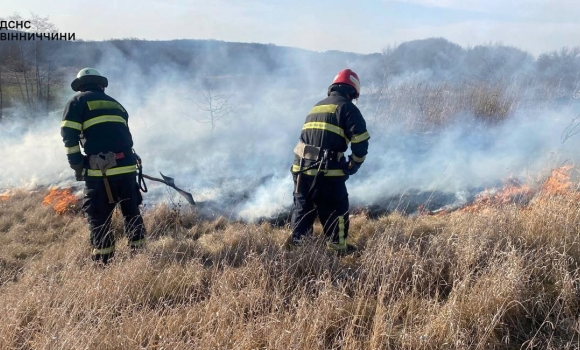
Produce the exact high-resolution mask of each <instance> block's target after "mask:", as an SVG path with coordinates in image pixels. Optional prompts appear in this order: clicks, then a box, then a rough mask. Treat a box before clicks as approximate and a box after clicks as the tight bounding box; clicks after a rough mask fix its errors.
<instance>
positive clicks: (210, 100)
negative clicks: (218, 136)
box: [195, 77, 236, 137]
mask: <svg viewBox="0 0 580 350" xmlns="http://www.w3.org/2000/svg"><path fill="white" fill-rule="evenodd" d="M199 94H200V96H199V97H198V99H197V100H195V104H196V105H197V107H198V108H199V109H200V110H202V111H203V112H205V113H204V114H203V115H202V116H199V117H197V118H196V120H198V121H199V122H202V123H208V124H210V125H211V135H212V137H213V133H214V130H215V128H216V126H217V124H218V123H220V122H224V121H225V120H226V119H227V118H228V117H229V116H230V114H231V113H232V112H233V111H234V109H235V107H236V106H235V104H234V103H233V101H232V100H233V97H234V94H233V93H219V90H218V88H217V86H216V84H215V83H213V82H212V81H211V80H210V78H207V77H206V78H203V79H202V89H201V90H200V92H199Z"/></svg>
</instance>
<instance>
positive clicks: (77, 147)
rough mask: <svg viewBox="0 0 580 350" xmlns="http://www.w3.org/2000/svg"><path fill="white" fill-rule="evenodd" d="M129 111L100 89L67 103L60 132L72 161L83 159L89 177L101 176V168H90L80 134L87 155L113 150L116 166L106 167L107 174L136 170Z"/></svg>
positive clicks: (79, 161)
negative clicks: (115, 155)
mask: <svg viewBox="0 0 580 350" xmlns="http://www.w3.org/2000/svg"><path fill="white" fill-rule="evenodd" d="M128 120H129V115H128V114H127V111H126V110H125V108H123V106H122V105H121V104H120V103H119V102H117V101H116V100H115V99H114V98H112V97H110V96H108V95H107V94H105V93H104V92H102V91H100V90H96V89H95V90H89V91H85V92H81V93H79V94H78V95H76V96H75V97H73V98H72V99H71V100H70V101H69V103H68V104H67V106H66V107H65V110H64V114H63V118H62V123H61V135H62V139H63V141H64V146H65V148H66V154H67V157H68V162H69V164H71V165H74V164H79V163H84V164H85V171H86V176H87V177H86V178H85V179H87V180H90V179H98V178H100V177H102V174H101V171H100V170H92V169H88V168H89V166H88V162H87V161H86V159H85V157H83V155H82V153H81V137H82V138H83V139H84V140H85V141H84V145H82V146H83V148H84V151H85V154H86V155H87V156H90V155H98V154H99V153H107V152H114V153H116V154H117V159H116V162H117V166H116V167H113V168H111V169H108V170H107V173H106V175H107V176H115V175H123V174H131V173H135V171H136V166H135V164H136V162H135V157H134V156H133V152H132V147H133V138H132V137H131V132H130V131H129V126H128V124H127V122H128Z"/></svg>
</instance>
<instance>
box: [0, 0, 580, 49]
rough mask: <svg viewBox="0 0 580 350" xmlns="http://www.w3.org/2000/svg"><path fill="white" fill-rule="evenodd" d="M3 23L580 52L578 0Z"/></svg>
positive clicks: (277, 6) (215, 7)
mask: <svg viewBox="0 0 580 350" xmlns="http://www.w3.org/2000/svg"><path fill="white" fill-rule="evenodd" d="M0 9H2V13H0V16H2V17H6V16H9V15H11V14H13V13H15V12H17V13H19V14H20V15H21V16H22V17H24V18H25V19H26V18H27V17H30V14H31V13H34V14H36V15H39V16H48V17H49V20H50V21H51V22H53V23H55V24H56V26H57V27H58V28H59V31H60V32H63V33H75V37H76V38H77V39H82V40H106V39H111V38H139V39H147V40H171V39H215V40H223V41H233V42H254V43H271V44H275V45H279V46H291V47H298V48H303V49H308V50H314V51H321V52H323V51H327V50H340V51H348V52H356V53H365V54H366V53H374V52H381V51H382V50H383V49H385V48H386V47H388V46H392V45H397V44H400V43H403V42H406V41H409V40H416V39H425V38H430V37H444V38H446V39H448V40H450V41H452V42H454V43H457V44H459V45H461V46H464V47H469V46H475V45H480V44H488V43H502V44H505V45H511V46H515V47H517V48H520V49H523V50H526V51H528V52H530V53H532V54H534V55H538V54H541V53H543V52H547V51H553V50H557V49H559V48H561V47H563V46H577V45H580V1H578V0H485V1H484V0H398V1H396V0H359V1H352V0H351V1H345V0H317V1H314V0H292V1H281V0H244V1H241V0H190V1H186V0H164V1H157V0H125V1H110V0H102V1H72V0H52V1H46V0H20V1H14V0H0Z"/></svg>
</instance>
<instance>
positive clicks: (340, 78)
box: [332, 68, 360, 98]
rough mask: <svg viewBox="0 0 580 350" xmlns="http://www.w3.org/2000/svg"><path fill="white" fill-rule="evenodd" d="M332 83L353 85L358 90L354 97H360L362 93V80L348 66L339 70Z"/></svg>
mask: <svg viewBox="0 0 580 350" xmlns="http://www.w3.org/2000/svg"><path fill="white" fill-rule="evenodd" d="M332 83H333V84H347V85H350V86H352V87H353V88H354V89H355V90H356V96H354V97H353V98H358V96H359V94H360V80H359V79H358V75H357V74H356V73H355V72H353V71H351V70H350V69H348V68H347V69H343V70H341V71H340V72H338V74H337V75H336V77H334V80H333V81H332Z"/></svg>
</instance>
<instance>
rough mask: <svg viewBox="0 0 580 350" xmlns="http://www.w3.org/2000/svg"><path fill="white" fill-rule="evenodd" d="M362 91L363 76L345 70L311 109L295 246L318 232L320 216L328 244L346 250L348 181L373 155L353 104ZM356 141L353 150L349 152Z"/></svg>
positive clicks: (302, 152)
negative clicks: (360, 78) (317, 219)
mask: <svg viewBox="0 0 580 350" xmlns="http://www.w3.org/2000/svg"><path fill="white" fill-rule="evenodd" d="M359 95H360V80H359V77H358V75H357V74H356V73H355V72H353V71H352V70H350V69H344V70H342V71H340V72H339V73H338V74H337V75H336V77H335V78H334V80H333V81H332V84H331V85H330V86H329V87H328V97H327V98H325V99H324V100H322V101H320V102H318V103H317V104H316V105H315V106H314V107H313V108H312V109H311V110H310V112H309V113H308V116H307V117H306V121H305V123H304V125H303V127H302V132H301V133H300V140H299V141H298V144H297V145H296V147H295V148H294V154H295V155H294V164H293V165H292V174H293V177H294V185H295V187H294V205H293V207H292V222H291V227H292V235H291V236H290V237H289V240H288V244H289V245H290V246H295V245H299V244H300V243H301V242H302V239H303V238H304V237H306V236H310V235H311V234H312V226H313V224H314V220H315V219H316V217H317V216H318V217H319V219H320V222H321V224H322V225H323V229H324V235H325V236H326V238H327V239H328V247H329V248H330V249H332V250H336V251H339V252H345V251H346V250H347V244H346V238H347V236H348V228H349V219H348V215H349V213H348V210H349V202H348V192H347V189H346V180H347V179H348V178H349V176H352V175H354V174H355V173H356V172H357V171H358V169H359V168H360V166H361V165H362V163H363V162H364V160H365V157H366V155H367V150H368V145H369V138H370V135H369V133H368V131H367V128H366V122H365V120H364V118H363V116H362V114H361V112H360V111H359V109H358V108H357V107H356V106H355V105H354V104H353V103H352V101H353V100H354V99H357V98H358V97H359ZM349 144H350V150H351V154H350V155H349V156H348V158H347V157H346V155H345V152H347V151H348V148H349Z"/></svg>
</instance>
